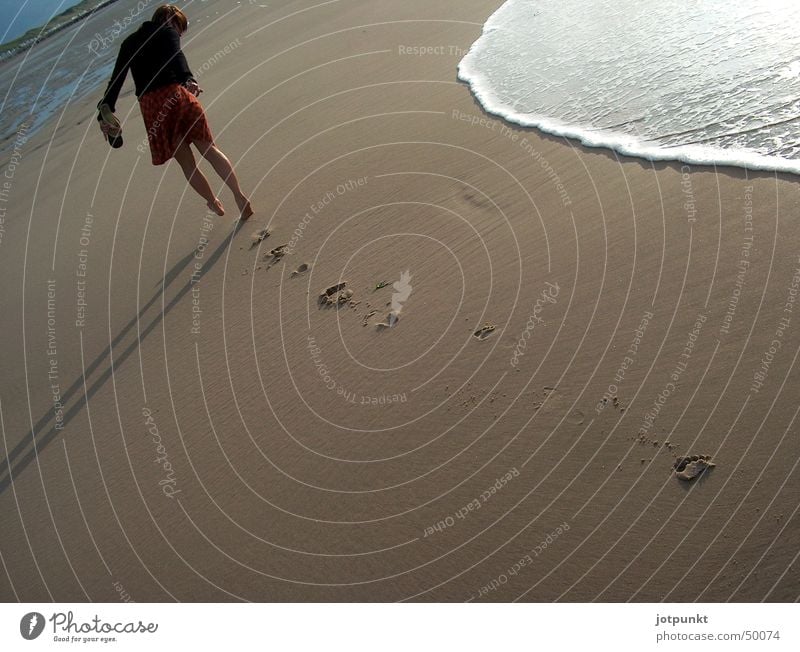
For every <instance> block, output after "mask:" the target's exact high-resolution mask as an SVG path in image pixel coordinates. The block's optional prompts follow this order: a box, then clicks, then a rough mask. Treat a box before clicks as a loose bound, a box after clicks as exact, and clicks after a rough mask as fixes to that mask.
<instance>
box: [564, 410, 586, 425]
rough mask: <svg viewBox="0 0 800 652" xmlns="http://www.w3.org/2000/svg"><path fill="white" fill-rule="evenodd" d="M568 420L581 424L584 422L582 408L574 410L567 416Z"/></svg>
mask: <svg viewBox="0 0 800 652" xmlns="http://www.w3.org/2000/svg"><path fill="white" fill-rule="evenodd" d="M567 421H569V422H570V423H574V424H575V425H578V426H579V425H580V424H582V423H583V412H581V411H580V410H574V411H573V412H572V414H570V415H569V416H568V417H567Z"/></svg>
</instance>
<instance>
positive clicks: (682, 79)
mask: <svg viewBox="0 0 800 652" xmlns="http://www.w3.org/2000/svg"><path fill="white" fill-rule="evenodd" d="M458 76H459V78H460V79H461V80H463V81H466V82H467V83H468V84H469V85H470V88H471V89H472V92H473V93H474V95H475V96H476V98H477V99H478V101H479V102H480V103H481V104H482V105H483V107H484V108H485V109H486V110H487V111H488V112H490V113H493V114H495V115H498V116H501V117H503V118H505V119H506V120H508V121H511V122H515V123H518V124H520V125H523V126H528V127H537V128H539V129H541V130H542V131H546V132H548V133H552V134H556V135H562V136H567V137H570V138H574V139H577V140H579V141H581V142H582V143H583V144H585V145H588V146H595V147H609V148H612V149H615V150H617V151H618V152H620V153H622V154H628V155H632V156H638V157H642V158H647V159H654V160H680V161H685V162H688V163H698V164H711V163H714V164H722V165H736V166H742V167H749V168H756V169H765V170H775V171H786V172H792V173H795V174H800V2H799V1H797V0H659V2H652V3H651V2H643V1H642V0H614V1H613V2H609V1H606V0H508V1H507V2H506V3H505V4H504V5H503V6H502V7H501V8H500V9H499V10H498V11H496V12H495V13H494V14H493V15H492V16H491V17H490V18H489V20H488V21H487V23H486V24H485V25H484V28H483V33H482V35H481V36H480V38H479V39H478V40H477V41H476V42H475V43H474V44H473V46H472V47H471V48H470V50H469V52H468V53H467V55H466V56H465V57H464V58H463V59H462V61H461V62H460V63H459V67H458Z"/></svg>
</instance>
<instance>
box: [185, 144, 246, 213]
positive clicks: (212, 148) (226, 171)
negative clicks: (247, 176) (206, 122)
mask: <svg viewBox="0 0 800 652" xmlns="http://www.w3.org/2000/svg"><path fill="white" fill-rule="evenodd" d="M195 145H196V146H197V149H198V150H199V151H200V154H201V155H202V156H203V158H205V159H206V160H207V161H208V162H209V163H211V167H213V168H214V171H215V172H216V173H217V174H218V175H219V177H220V179H222V180H223V181H224V182H225V184H226V185H227V186H228V188H230V189H231V191H232V192H233V196H234V197H235V199H236V205H237V206H238V207H239V211H240V212H241V215H242V220H246V219H247V218H248V217H250V216H251V215H252V214H253V207H252V206H251V205H250V200H249V199H248V198H247V197H246V196H245V195H244V193H243V192H242V189H241V188H240V187H239V179H238V178H237V177H236V172H234V170H233V166H232V165H231V162H230V160H228V157H227V156H225V154H223V153H222V151H221V150H220V149H219V148H218V147H217V146H216V145H214V143H207V142H205V141H197V142H195Z"/></svg>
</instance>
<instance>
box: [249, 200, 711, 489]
mask: <svg viewBox="0 0 800 652" xmlns="http://www.w3.org/2000/svg"><path fill="white" fill-rule="evenodd" d="M470 199H475V198H470ZM270 235H271V232H270V231H269V229H259V230H257V231H254V232H253V233H252V235H251V236H250V238H251V245H250V248H251V249H252V248H254V247H257V246H258V245H259V244H261V242H263V241H264V240H265V239H266V238H268V237H269V236H270ZM288 246H289V245H288V244H282V245H279V246H277V247H275V248H273V249H271V250H270V251H269V252H268V253H266V254H264V257H263V260H264V262H266V263H267V269H269V268H270V267H272V266H273V265H275V264H276V263H278V262H280V261H281V260H282V259H283V258H284V256H285V255H286V254H287V253H288V251H287V249H288ZM259 269H260V267H259ZM310 269H311V265H309V264H308V263H301V264H300V265H299V266H298V267H297V269H295V270H294V271H293V272H292V273H291V277H292V278H296V277H298V276H302V275H303V274H306V273H307V272H308V271H309V270H310ZM246 271H247V270H245V272H243V273H246ZM387 285H388V283H385V284H383V285H379V286H377V287H376V290H377V289H380V288H382V287H385V286H387ZM354 294H355V293H354V292H353V290H352V289H350V288H348V287H347V282H346V281H340V282H338V283H334V284H333V285H330V286H328V287H327V288H325V289H323V290H322V291H321V292H320V294H319V297H318V299H317V302H318V304H319V306H320V308H334V307H336V308H340V307H342V306H345V305H347V306H349V307H350V308H354V309H355V308H356V307H357V306H358V305H359V304H360V303H361V301H356V300H355V299H354ZM386 305H387V306H389V305H391V302H387V304H386ZM366 306H367V308H369V309H370V310H369V311H368V312H367V313H366V314H365V315H364V316H363V318H362V320H361V325H362V326H368V325H369V324H370V323H371V320H372V318H373V317H375V315H377V314H379V312H380V311H379V310H377V309H374V308H372V307H371V306H370V304H369V303H367V304H366ZM398 321H399V315H398V314H397V312H395V311H390V312H389V313H388V314H387V316H386V319H385V320H384V321H382V322H378V323H377V324H375V328H376V329H385V328H392V327H394V326H396V325H397V323H398ZM496 330H497V326H496V325H495V324H493V323H491V322H488V321H487V322H484V324H483V325H482V326H481V327H480V328H478V329H477V330H475V331H474V332H473V333H472V335H473V337H474V338H475V339H477V340H486V339H488V338H489V337H491V336H492V335H493V334H494V333H495V332H496ZM545 389H546V390H552V389H554V388H551V387H547V388H545ZM471 400H472V401H473V402H474V400H475V397H474V396H472V397H471ZM467 403H469V400H467V401H465V402H464V403H462V405H466V404H467ZM602 404H603V405H608V406H609V407H613V408H614V409H615V410H618V411H619V412H620V413H624V412H625V410H626V408H625V407H624V406H622V404H621V403H620V401H619V399H618V398H617V397H616V396H612V397H611V400H610V401H609V399H608V398H603V399H602ZM539 407H541V403H538V404H535V405H534V410H538V409H539ZM568 420H569V421H570V422H571V423H577V424H580V423H583V413H581V412H580V411H576V412H575V413H573V414H572V415H570V418H569V419H568ZM632 439H635V440H636V441H637V442H638V443H639V444H642V445H646V444H652V445H653V446H654V447H656V448H657V447H659V441H658V440H654V439H651V438H650V437H648V436H647V435H645V434H642V433H639V434H638V435H636V437H633V438H632ZM661 446H663V447H665V448H667V449H669V451H670V452H671V451H672V450H673V449H674V448H676V444H673V443H671V442H669V441H665V442H663V444H661ZM646 461H649V460H645V459H644V458H643V459H642V460H641V463H642V464H644V463H645V462H646ZM715 466H716V464H715V463H714V462H712V461H711V456H710V455H685V456H682V457H677V458H675V461H674V462H673V465H672V468H673V470H674V473H675V477H676V478H678V479H679V480H682V481H684V482H691V481H693V480H695V479H697V478H699V477H701V476H702V475H703V474H704V473H706V472H708V471H709V470H710V469H713V468H714V467H715ZM621 467H622V465H619V466H618V467H617V469H618V470H619V469H620V468H621Z"/></svg>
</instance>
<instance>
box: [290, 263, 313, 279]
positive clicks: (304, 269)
mask: <svg viewBox="0 0 800 652" xmlns="http://www.w3.org/2000/svg"><path fill="white" fill-rule="evenodd" d="M309 269H311V265H309V264H308V263H303V264H302V265H300V267H298V268H297V269H296V270H294V271H293V272H292V278H294V277H295V276H300V275H301V274H305V273H306V272H307V271H308V270H309Z"/></svg>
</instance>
